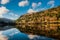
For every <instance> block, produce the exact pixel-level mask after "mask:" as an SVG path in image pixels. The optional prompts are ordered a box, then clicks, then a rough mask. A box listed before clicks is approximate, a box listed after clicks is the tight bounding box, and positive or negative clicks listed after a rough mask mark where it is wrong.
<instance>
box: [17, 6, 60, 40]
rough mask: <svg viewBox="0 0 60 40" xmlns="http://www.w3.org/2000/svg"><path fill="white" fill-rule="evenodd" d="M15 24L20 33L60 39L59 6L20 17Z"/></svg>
mask: <svg viewBox="0 0 60 40" xmlns="http://www.w3.org/2000/svg"><path fill="white" fill-rule="evenodd" d="M16 23H17V25H16V26H17V28H18V29H19V30H20V31H22V32H25V33H28V34H37V35H43V36H48V37H52V38H57V39H60V6H59V7H55V8H51V9H48V10H45V11H41V12H36V13H32V14H25V15H22V16H20V18H19V19H17V20H16Z"/></svg>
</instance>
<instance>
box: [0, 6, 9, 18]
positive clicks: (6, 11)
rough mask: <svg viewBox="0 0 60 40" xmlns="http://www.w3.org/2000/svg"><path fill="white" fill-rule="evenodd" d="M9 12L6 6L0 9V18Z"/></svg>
mask: <svg viewBox="0 0 60 40" xmlns="http://www.w3.org/2000/svg"><path fill="white" fill-rule="evenodd" d="M8 12H9V10H8V9H7V8H6V7H4V6H2V7H0V17H2V15H3V14H6V13H8Z"/></svg>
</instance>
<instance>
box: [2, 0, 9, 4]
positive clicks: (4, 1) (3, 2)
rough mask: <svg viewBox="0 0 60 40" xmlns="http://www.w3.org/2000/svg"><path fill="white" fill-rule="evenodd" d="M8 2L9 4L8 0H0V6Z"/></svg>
mask: <svg viewBox="0 0 60 40" xmlns="http://www.w3.org/2000/svg"><path fill="white" fill-rule="evenodd" d="M8 2H9V0H1V4H6V3H8Z"/></svg>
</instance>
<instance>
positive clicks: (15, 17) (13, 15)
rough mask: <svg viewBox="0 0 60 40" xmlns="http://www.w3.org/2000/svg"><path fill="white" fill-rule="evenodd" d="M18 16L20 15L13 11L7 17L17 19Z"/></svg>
mask: <svg viewBox="0 0 60 40" xmlns="http://www.w3.org/2000/svg"><path fill="white" fill-rule="evenodd" d="M18 17H19V15H17V14H15V13H12V12H11V13H9V17H6V18H9V19H12V20H16V19H17V18H18Z"/></svg>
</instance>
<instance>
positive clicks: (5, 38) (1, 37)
mask: <svg viewBox="0 0 60 40" xmlns="http://www.w3.org/2000/svg"><path fill="white" fill-rule="evenodd" d="M0 40H8V38H7V37H6V36H5V35H2V34H0Z"/></svg>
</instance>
